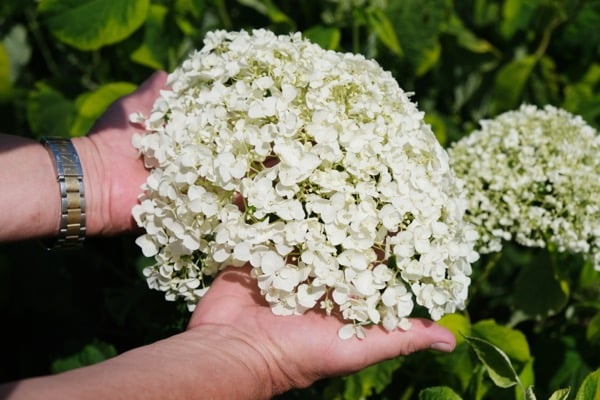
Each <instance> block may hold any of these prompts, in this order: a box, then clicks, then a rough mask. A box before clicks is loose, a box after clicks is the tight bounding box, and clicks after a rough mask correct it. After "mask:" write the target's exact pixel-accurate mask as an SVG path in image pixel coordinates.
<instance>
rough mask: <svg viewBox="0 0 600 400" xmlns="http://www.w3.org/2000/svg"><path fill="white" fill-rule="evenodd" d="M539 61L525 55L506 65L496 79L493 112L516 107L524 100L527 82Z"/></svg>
mask: <svg viewBox="0 0 600 400" xmlns="http://www.w3.org/2000/svg"><path fill="white" fill-rule="evenodd" d="M536 63H537V57H535V56H533V55H529V56H525V57H523V58H519V59H517V60H514V61H511V62H509V63H508V64H506V65H504V66H503V67H502V68H500V70H499V71H498V73H497V74H496V77H495V79H494V88H493V90H492V95H493V96H494V97H493V110H492V113H493V114H499V113H501V112H503V111H506V110H510V109H513V108H516V107H517V106H518V105H519V103H520V102H521V101H522V97H521V96H522V93H523V89H524V88H525V84H526V83H527V80H528V79H529V76H530V75H531V71H533V67H534V66H535V64H536Z"/></svg>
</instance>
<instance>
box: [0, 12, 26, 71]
mask: <svg viewBox="0 0 600 400" xmlns="http://www.w3.org/2000/svg"><path fill="white" fill-rule="evenodd" d="M3 43H4V47H5V48H6V52H7V53H8V58H9V60H10V79H11V82H15V81H16V80H17V78H18V77H19V76H20V75H21V71H22V70H23V69H24V68H25V67H26V66H27V64H28V63H29V60H30V59H31V46H30V45H29V42H28V40H27V29H26V27H25V26H23V25H20V24H19V25H15V26H13V27H12V29H11V30H10V32H9V33H8V34H7V35H6V36H5V37H4V39H3Z"/></svg>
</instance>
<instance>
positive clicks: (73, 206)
mask: <svg viewBox="0 0 600 400" xmlns="http://www.w3.org/2000/svg"><path fill="white" fill-rule="evenodd" d="M41 142H42V144H43V145H44V146H46V148H47V149H48V151H49V152H50V155H51V156H52V160H53V161H54V167H55V168H56V180H57V181H58V185H59V189H60V225H59V230H58V236H57V237H56V239H55V242H54V243H53V245H52V246H50V248H53V247H58V248H60V247H67V248H72V247H79V246H81V245H82V244H83V240H84V239H85V192H84V188H83V170H82V169H81V163H80V161H79V156H78V155H77V151H76V150H75V146H73V143H72V142H71V140H70V139H67V138H48V137H44V138H42V141H41Z"/></svg>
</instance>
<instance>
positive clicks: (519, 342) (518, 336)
mask: <svg viewBox="0 0 600 400" xmlns="http://www.w3.org/2000/svg"><path fill="white" fill-rule="evenodd" d="M472 335H475V336H477V337H479V338H482V339H485V340H487V341H489V342H490V343H492V344H495V345H496V346H501V347H502V351H503V352H504V353H505V354H506V355H507V356H508V357H509V358H511V359H513V360H515V361H519V362H527V361H529V360H530V359H531V353H530V350H529V344H528V343H527V338H526V337H525V335H524V334H523V333H522V332H521V331H519V330H516V329H512V328H509V327H506V326H503V325H500V324H498V323H497V322H496V321H494V320H491V319H487V320H482V321H478V322H477V323H476V324H474V325H473V326H472Z"/></svg>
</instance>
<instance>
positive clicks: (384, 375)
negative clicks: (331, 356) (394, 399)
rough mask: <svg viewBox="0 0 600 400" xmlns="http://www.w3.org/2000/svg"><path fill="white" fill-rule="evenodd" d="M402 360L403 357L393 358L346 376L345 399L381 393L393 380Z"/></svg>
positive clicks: (350, 399) (361, 397)
mask: <svg viewBox="0 0 600 400" xmlns="http://www.w3.org/2000/svg"><path fill="white" fill-rule="evenodd" d="M402 361H403V359H402V358H393V359H391V360H387V361H383V362H381V363H378V364H375V365H372V366H370V367H368V368H366V369H363V370H362V371H360V372H357V373H355V374H353V375H350V376H348V377H346V378H344V382H345V386H346V387H345V389H344V399H345V400H352V399H356V400H359V399H364V398H366V397H368V396H370V395H372V394H377V393H381V391H382V390H383V389H385V388H386V386H387V385H389V384H390V382H391V381H392V376H393V374H394V372H395V371H396V370H397V369H398V368H399V367H400V365H402Z"/></svg>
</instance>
